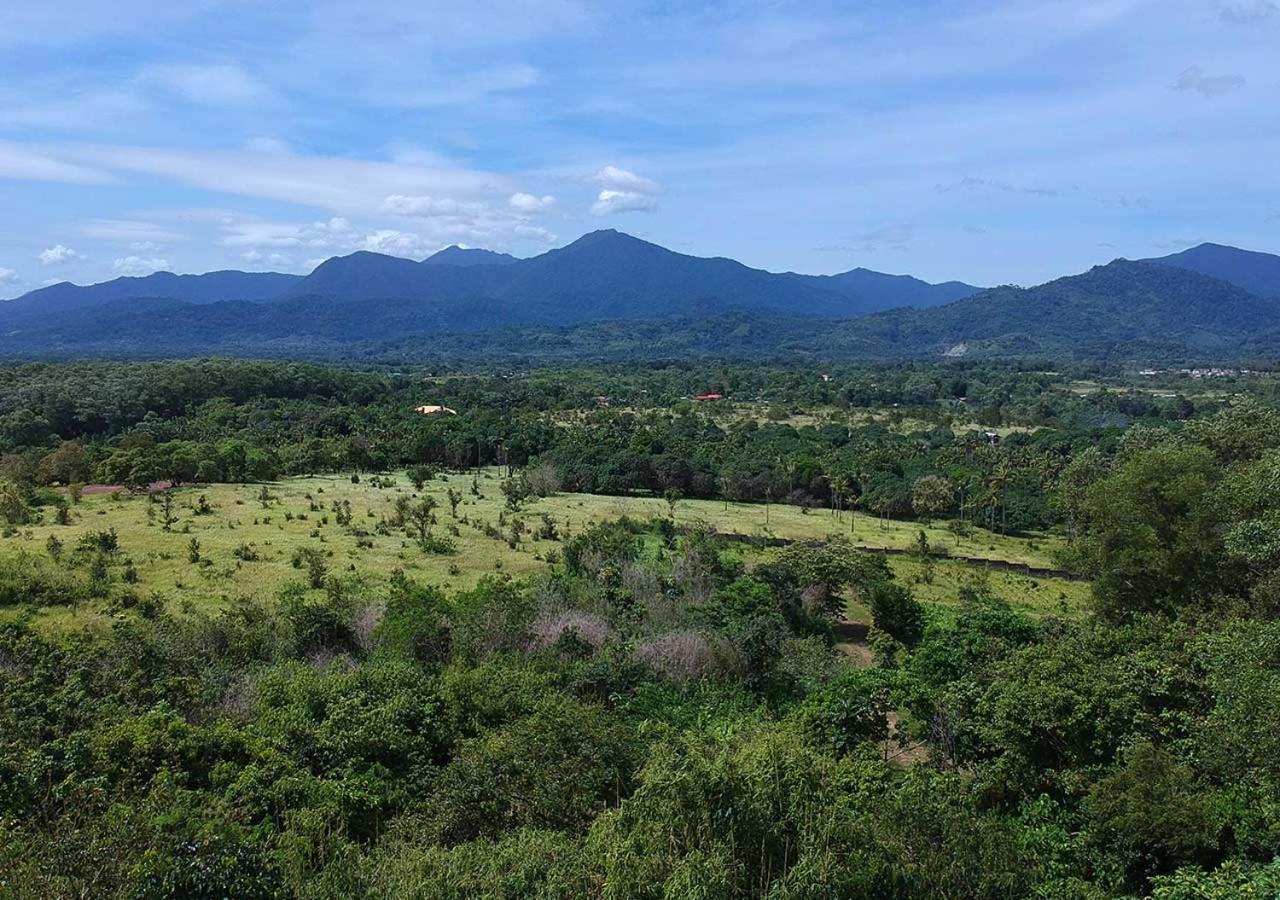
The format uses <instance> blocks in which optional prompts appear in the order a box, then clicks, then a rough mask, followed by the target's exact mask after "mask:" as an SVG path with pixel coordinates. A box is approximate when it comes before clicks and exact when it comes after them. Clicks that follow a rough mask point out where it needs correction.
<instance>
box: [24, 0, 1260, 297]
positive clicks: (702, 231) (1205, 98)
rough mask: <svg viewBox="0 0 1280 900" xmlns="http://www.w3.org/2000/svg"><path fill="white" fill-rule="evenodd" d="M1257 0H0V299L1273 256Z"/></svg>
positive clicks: (971, 276) (1031, 272) (985, 271)
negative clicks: (556, 268)
mask: <svg viewBox="0 0 1280 900" xmlns="http://www.w3.org/2000/svg"><path fill="white" fill-rule="evenodd" d="M1278 4H1280V0H1052V2H1050V0H1022V2H1005V0H986V2H979V3H971V2H967V0H952V2H931V0H930V2H911V0H899V2H874V0H870V2H861V3H824V2H821V0H810V2H796V3H791V2H785V0H773V2H751V0H740V2H717V0H709V2H702V3H685V2H680V0H657V2H645V0H631V2H609V0H595V2H576V0H469V2H467V3H456V2H434V0H413V2H377V0H364V2H360V3H352V2H350V0H343V2H333V0H312V2H305V3H295V2H283V0H278V2H270V3H266V2H260V0H183V2H174V0H163V2H159V0H111V2H96V0H49V2H46V3H17V2H13V3H4V4H0V297H6V296H16V295H19V294H21V293H24V292H26V291H28V290H32V289H34V288H37V287H40V286H41V285H44V284H48V283H53V282H57V281H64V280H67V281H74V282H77V283H89V282H95V281H102V280H106V279H109V278H113V277H117V276H120V275H145V274H147V273H149V272H152V271H157V270H161V269H163V270H169V271H176V272H203V271H208V270H213V269H224V268H237V269H246V270H274V271H286V272H298V273H305V272H307V271H310V269H311V268H313V267H314V266H315V265H316V264H317V262H318V261H320V260H322V259H325V258H327V257H329V256H334V255H339V254H344V253H350V252H352V251H355V250H362V249H363V250H374V251H378V252H383V253H391V254H395V255H399V256H406V257H412V258H415V259H420V258H423V257H425V256H427V255H429V254H431V253H432V252H434V251H436V250H438V249H440V248H442V247H444V246H447V245H449V244H455V243H456V244H461V245H463V246H472V247H488V248H492V249H495V250H502V251H506V252H511V253H514V254H516V255H519V256H528V255H533V254H536V253H540V252H543V251H545V250H547V249H550V248H552V247H555V246H560V245H563V244H566V243H568V242H570V241H572V240H573V239H575V238H577V237H578V236H580V235H581V234H583V233H585V232H588V231H592V230H595V229H597V228H617V229H619V230H621V231H626V232H628V233H631V234H634V235H636V236H638V237H642V238H645V239H647V240H651V241H654V242H656V243H660V244H662V245H664V246H667V247H670V248H671V249H673V250H678V251H680V252H684V253H691V254H695V255H699V256H729V257H733V258H735V259H738V260H741V261H742V262H744V263H747V264H748V265H751V266H756V267H759V268H765V269H769V270H773V271H786V270H791V271H800V272H809V273H815V274H822V273H834V272H839V271H844V270H847V269H850V268H853V267H855V266H866V267H867V268H872V269H877V270H880V271H887V272H906V273H911V274H914V275H917V276H919V277H922V278H926V279H928V280H931V281H940V280H946V279H952V278H956V279H961V280H965V281H968V282H970V283H974V284H980V285H992V284H1001V283H1018V284H1035V283H1039V282H1043V281H1045V280H1048V279H1050V278H1053V277H1055V276H1058V275H1063V274H1070V273H1074V272H1079V271H1083V270H1085V269H1087V268H1089V267H1090V266H1091V265H1095V264H1098V263H1102V262H1107V261H1109V260H1111V259H1113V258H1115V257H1119V256H1124V257H1129V258H1138V257H1143V256H1152V255H1163V254H1165V253H1169V252H1173V251H1176V250H1179V249H1183V248H1185V247H1188V246H1191V245H1193V244H1196V243H1199V242H1201V241H1206V240H1211V241H1216V242H1219V243H1227V244H1234V245H1236V246H1242V247H1246V248H1250V249H1258V250H1266V251H1271V252H1277V251H1280V99H1278V98H1280V5H1278Z"/></svg>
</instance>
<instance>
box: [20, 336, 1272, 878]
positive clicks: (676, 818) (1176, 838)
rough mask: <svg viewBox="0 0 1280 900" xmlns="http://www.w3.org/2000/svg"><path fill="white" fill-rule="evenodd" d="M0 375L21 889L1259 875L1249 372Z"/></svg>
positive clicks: (1259, 502)
mask: <svg viewBox="0 0 1280 900" xmlns="http://www.w3.org/2000/svg"><path fill="white" fill-rule="evenodd" d="M0 384H2V386H3V391H2V392H0V464H2V466H3V468H2V469H0V518H2V519H3V529H4V530H3V537H0V808H2V814H0V892H4V893H7V894H9V895H13V896H21V897H47V898H55V897H59V898H60V897H66V896H93V897H153V896H171V897H226V896H234V897H295V896H296V897H331V898H338V897H343V898H346V897H369V898H374V897H391V896H394V897H424V898H430V897H439V898H445V897H462V896H483V897H544V898H578V897H602V898H606V897H607V898H624V897H625V898H632V897H655V898H656V897H671V896H678V897H692V896H721V897H801V896H804V897H816V896H822V897H828V896H835V897H860V896H866V897H898V898H929V897H938V896H949V897H964V898H1006V897H1029V896H1039V897H1066V898H1110V897H1115V898H1123V897H1147V896H1150V897H1154V898H1159V900H1184V898H1202V897H1224V898H1225V897H1258V898H1267V897H1272V896H1275V895H1276V893H1277V891H1280V863H1277V862H1276V859H1277V857H1278V856H1280V838H1278V837H1277V836H1278V835H1280V818H1277V815H1276V810H1277V809H1280V768H1278V761H1280V746H1276V745H1275V744H1276V737H1275V736H1276V733H1277V732H1276V728H1275V723H1276V722H1278V721H1280V707H1277V698H1280V631H1278V630H1277V627H1276V622H1277V616H1278V615H1280V600H1278V599H1277V593H1276V589H1275V588H1276V585H1277V583H1280V580H1278V579H1280V569H1278V568H1277V566H1278V565H1280V556H1278V555H1277V553H1276V548H1277V547H1280V523H1277V522H1276V521H1275V515H1274V509H1275V508H1276V506H1277V504H1280V496H1273V493H1275V491H1274V490H1273V485H1275V484H1280V407H1278V405H1277V389H1276V385H1277V382H1276V381H1275V380H1274V378H1273V377H1272V376H1271V375H1269V374H1267V373H1252V374H1250V375H1247V376H1246V375H1242V374H1239V373H1237V374H1235V375H1231V374H1229V373H1225V372H1224V373H1222V374H1221V375H1220V377H1218V378H1217V379H1215V383H1214V384H1205V383H1203V382H1201V381H1197V380H1196V379H1193V378H1191V377H1189V376H1187V375H1182V374H1179V373H1177V372H1169V373H1161V374H1158V375H1155V376H1130V375H1125V374H1124V373H1123V372H1119V371H1114V372H1100V371H1086V370H1073V371H1063V370H1053V371H1050V370H1045V369H1043V368H1037V367H1034V366H992V365H980V364H974V363H955V364H952V365H949V366H946V367H921V366H908V365H903V366H897V367H876V368H871V369H856V368H849V369H833V370H814V369H811V368H807V367H803V366H795V367H788V368H777V369H764V368H760V367H736V366H733V365H728V364H723V363H721V364H709V365H696V364H685V365H680V366H653V367H627V368H620V369H612V370H611V369H603V368H601V369H567V370H541V371H532V372H526V373H521V374H519V375H518V376H517V375H514V374H505V375H476V374H463V373H459V374H453V375H431V374H428V373H422V372H396V373H386V372H378V371H368V372H355V371H350V370H343V369H333V368H324V367H317V366H309V365H299V364H286V363H279V364H275V363H247V362H226V361H218V360H206V361H192V362H187V363H157V364H109V363H86V364H78V365H74V366H47V365H29V366H17V367H7V368H3V369H0ZM696 395H701V396H704V397H710V396H712V395H718V397H719V399H714V400H713V399H707V400H702V401H698V400H695V399H693V397H694V396H696ZM424 404H425V405H429V406H433V407H439V406H446V405H447V406H448V407H449V408H450V409H451V410H453V414H450V413H446V412H441V411H437V412H433V413H431V414H427V415H424V414H422V413H419V412H415V411H414V409H415V407H417V406H421V405H424ZM641 512H642V514H638V515H637V514H635V513H641ZM713 522H714V523H715V524H712V523H713ZM877 547H878V548H882V549H880V550H877V551H876V552H871V550H868V549H863V548H877ZM888 551H893V552H888ZM1019 573H1021V574H1019ZM1081 579H1087V583H1086V582H1085V581H1082V580H1081Z"/></svg>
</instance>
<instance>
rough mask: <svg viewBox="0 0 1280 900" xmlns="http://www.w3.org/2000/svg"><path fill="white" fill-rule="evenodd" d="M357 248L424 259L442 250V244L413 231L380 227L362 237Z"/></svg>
mask: <svg viewBox="0 0 1280 900" xmlns="http://www.w3.org/2000/svg"><path fill="white" fill-rule="evenodd" d="M355 249H357V250H368V251H370V252H372V253H386V254H387V255H389V256H404V257H408V258H409V259H422V258H424V257H427V256H430V255H431V254H432V253H435V252H436V251H437V250H440V249H441V245H440V242H439V241H433V240H429V239H427V238H424V237H423V236H422V235H420V234H414V233H413V232H409V231H396V230H395V229H392V228H379V229H377V230H376V231H371V232H369V233H368V234H366V235H364V236H363V237H362V238H360V240H359V241H358V242H357V246H356V248H355Z"/></svg>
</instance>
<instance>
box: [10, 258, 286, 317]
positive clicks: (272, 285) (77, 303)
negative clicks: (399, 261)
mask: <svg viewBox="0 0 1280 900" xmlns="http://www.w3.org/2000/svg"><path fill="white" fill-rule="evenodd" d="M301 280H302V276H301V275H281V274H279V273H277V272H237V271H233V270H228V271H221V272H207V273H205V274H204V275H175V274H173V273H172V272H156V273H154V274H151V275H147V276H144V277H141V278H132V277H126V278H116V279H113V280H112V281H104V282H102V283H101V284H90V285H78V284H72V283H71V282H69V281H63V282H59V283H58V284H51V285H49V286H48V287H42V288H39V289H37V290H34V291H30V292H29V293H26V294H23V295H22V296H21V297H18V298H17V299H15V300H9V301H6V302H3V303H0V322H9V321H13V320H14V319H27V318H37V319H38V318H45V317H48V316H54V315H61V314H64V313H68V312H72V311H75V310H80V309H89V308H92V307H95V306H102V305H104V304H115V303H128V302H130V301H135V300H178V301H181V302H183V303H196V304H204V303H220V302H223V301H226V300H247V301H249V302H252V303H261V302H264V301H268V300H276V299H279V298H280V297H282V296H283V295H284V293H285V292H286V291H287V290H289V288H291V287H292V286H293V285H295V284H297V283H298V282H299V281H301Z"/></svg>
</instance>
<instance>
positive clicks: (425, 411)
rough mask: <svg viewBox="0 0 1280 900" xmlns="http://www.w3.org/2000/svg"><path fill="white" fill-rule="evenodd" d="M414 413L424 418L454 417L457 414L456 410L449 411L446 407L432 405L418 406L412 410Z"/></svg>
mask: <svg viewBox="0 0 1280 900" xmlns="http://www.w3.org/2000/svg"><path fill="white" fill-rule="evenodd" d="M414 412H416V413H421V414H422V415H424V416H456V415H457V414H458V411H457V410H456V409H450V408H449V407H447V406H434V405H427V406H419V407H417V408H416V409H414Z"/></svg>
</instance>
